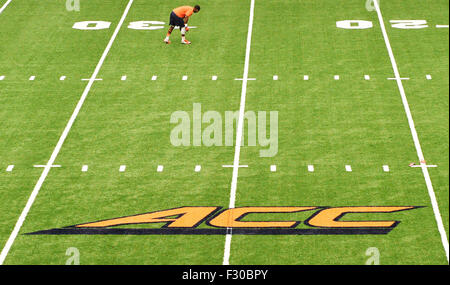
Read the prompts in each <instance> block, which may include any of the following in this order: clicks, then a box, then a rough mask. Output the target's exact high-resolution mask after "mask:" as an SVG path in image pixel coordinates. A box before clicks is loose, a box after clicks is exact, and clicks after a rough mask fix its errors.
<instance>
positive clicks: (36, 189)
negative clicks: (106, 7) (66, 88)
mask: <svg viewBox="0 0 450 285" xmlns="http://www.w3.org/2000/svg"><path fill="white" fill-rule="evenodd" d="M132 4H133V0H129V2H128V5H127V6H126V8H125V11H124V12H123V14H122V17H121V19H120V21H119V23H118V25H117V27H116V29H115V31H114V33H113V35H112V37H111V39H110V41H109V43H108V45H107V46H106V49H105V50H104V52H103V54H102V56H101V58H100V61H99V62H98V64H97V66H96V68H95V70H94V72H93V73H92V76H91V78H90V80H89V83H88V84H87V86H86V88H85V90H84V92H83V94H82V95H81V98H80V100H79V101H78V104H77V106H76V107H75V110H74V112H73V113H72V116H71V117H70V119H69V122H68V123H67V125H66V127H65V129H64V131H63V133H62V135H61V137H60V139H59V140H58V143H57V145H56V147H55V149H54V150H53V152H52V154H51V157H50V159H49V161H48V162H47V164H46V165H45V167H44V170H43V172H42V174H41V176H40V177H39V180H38V181H37V183H36V185H35V187H34V189H33V191H32V193H31V195H30V197H29V199H28V201H27V204H26V205H25V208H24V209H23V211H22V213H21V214H20V216H19V219H18V220H17V223H16V225H15V226H14V229H13V231H12V233H11V235H10V237H9V238H8V240H7V242H6V244H5V246H4V247H3V249H2V251H1V253H0V265H2V264H3V263H4V261H5V259H6V257H7V255H8V253H9V250H10V249H11V247H12V245H13V243H14V241H15V239H16V237H17V235H18V233H19V231H20V229H21V227H22V225H23V223H24V222H25V219H26V217H27V215H28V212H29V211H30V209H31V207H32V205H33V203H34V201H35V199H36V197H37V195H38V193H39V190H40V189H41V187H42V184H43V183H44V181H45V179H46V178H47V175H48V173H49V172H50V170H51V168H52V167H53V163H54V162H55V160H56V158H57V156H58V154H59V151H60V150H61V147H62V145H63V144H64V141H65V139H66V137H67V136H68V134H69V132H70V129H71V128H72V125H73V123H74V122H75V119H76V118H77V116H78V113H79V112H80V110H81V107H82V106H83V104H84V101H85V100H86V97H87V95H88V94H89V91H90V89H91V86H92V84H93V83H94V81H95V79H96V78H97V74H98V73H99V71H100V68H101V67H102V65H103V62H104V60H105V59H106V56H107V55H108V53H109V50H110V49H111V46H112V44H113V43H114V40H115V39H116V36H117V34H118V33H119V31H120V28H121V27H122V24H123V22H124V21H125V18H126V16H127V14H128V11H129V10H130V8H131V5H132Z"/></svg>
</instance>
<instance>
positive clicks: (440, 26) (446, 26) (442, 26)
mask: <svg viewBox="0 0 450 285" xmlns="http://www.w3.org/2000/svg"><path fill="white" fill-rule="evenodd" d="M436 28H447V29H448V25H436Z"/></svg>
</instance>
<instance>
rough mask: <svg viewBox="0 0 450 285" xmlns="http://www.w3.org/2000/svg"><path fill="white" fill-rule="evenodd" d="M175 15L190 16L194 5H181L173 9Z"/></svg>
mask: <svg viewBox="0 0 450 285" xmlns="http://www.w3.org/2000/svg"><path fill="white" fill-rule="evenodd" d="M173 12H174V13H175V15H177V16H178V17H180V18H184V17H190V16H191V15H192V14H193V13H194V7H191V6H181V7H178V8H175V9H173Z"/></svg>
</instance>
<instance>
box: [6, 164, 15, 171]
mask: <svg viewBox="0 0 450 285" xmlns="http://www.w3.org/2000/svg"><path fill="white" fill-rule="evenodd" d="M13 169H14V165H8V167H7V168H6V171H7V172H11V171H13Z"/></svg>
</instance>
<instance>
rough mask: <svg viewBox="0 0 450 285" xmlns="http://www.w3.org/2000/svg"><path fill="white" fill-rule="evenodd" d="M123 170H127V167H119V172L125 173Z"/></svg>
mask: <svg viewBox="0 0 450 285" xmlns="http://www.w3.org/2000/svg"><path fill="white" fill-rule="evenodd" d="M125 169H127V166H126V165H121V166H120V167H119V172H125Z"/></svg>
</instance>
